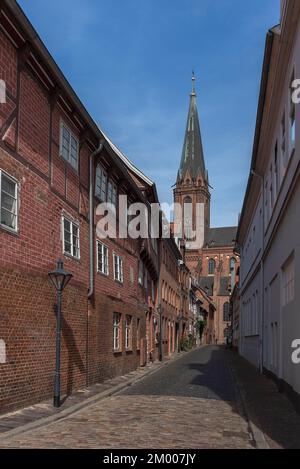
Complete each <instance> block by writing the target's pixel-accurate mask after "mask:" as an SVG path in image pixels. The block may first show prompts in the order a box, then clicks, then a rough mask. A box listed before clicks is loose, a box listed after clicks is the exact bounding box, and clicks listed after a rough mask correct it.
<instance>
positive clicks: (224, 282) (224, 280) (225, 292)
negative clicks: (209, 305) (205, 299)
mask: <svg viewBox="0 0 300 469" xmlns="http://www.w3.org/2000/svg"><path fill="white" fill-rule="evenodd" d="M229 281H230V280H229V277H221V278H220V289H219V295H220V296H230V291H229V289H228V287H229Z"/></svg>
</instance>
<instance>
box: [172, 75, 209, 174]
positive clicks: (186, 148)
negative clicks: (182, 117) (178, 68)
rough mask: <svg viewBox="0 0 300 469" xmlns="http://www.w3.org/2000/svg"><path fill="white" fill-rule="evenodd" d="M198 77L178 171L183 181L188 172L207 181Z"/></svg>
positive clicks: (193, 76)
mask: <svg viewBox="0 0 300 469" xmlns="http://www.w3.org/2000/svg"><path fill="white" fill-rule="evenodd" d="M195 81H196V77H195V74H194V72H193V74H192V92H191V94H190V107H189V113H188V120H187V126H186V131H185V138H184V144H183V150H182V156H181V161H180V168H179V171H178V179H179V180H180V179H182V178H183V177H184V176H185V174H186V173H187V172H189V175H190V177H191V178H192V179H196V178H197V177H198V175H199V174H201V175H202V176H203V178H204V179H206V180H207V172H206V169H205V163H204V155H203V148H202V140H201V132H200V124H199V117H198V111H197V103H196V97H197V95H196V91H195Z"/></svg>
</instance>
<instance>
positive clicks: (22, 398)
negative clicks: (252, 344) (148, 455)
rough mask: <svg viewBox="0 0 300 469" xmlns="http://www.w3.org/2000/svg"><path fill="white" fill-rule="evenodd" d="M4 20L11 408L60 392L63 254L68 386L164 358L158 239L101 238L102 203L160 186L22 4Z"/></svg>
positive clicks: (0, 236) (0, 127)
mask: <svg viewBox="0 0 300 469" xmlns="http://www.w3.org/2000/svg"><path fill="white" fill-rule="evenodd" d="M0 21H1V31H0V74H1V79H2V80H4V81H5V84H6V104H3V105H1V108H0V136H1V141H0V178H1V223H0V240H1V243H0V256H1V269H0V290H1V296H0V314H1V328H0V339H1V363H0V369H1V373H0V407H1V412H3V411H6V410H9V409H13V408H16V407H20V406H24V405H27V404H32V403H34V402H38V401H40V400H42V399H44V398H48V397H50V396H51V395H52V392H53V375H54V363H55V330H56V316H55V314H56V311H55V303H56V295H55V291H54V289H53V286H51V284H50V282H49V278H48V272H49V271H51V270H53V269H54V267H55V264H56V261H57V259H59V258H61V259H62V260H63V261H64V267H65V269H66V270H67V271H69V272H70V273H72V274H73V279H72V281H71V282H70V284H69V285H68V287H67V288H66V290H65V291H64V293H63V305H62V310H63V323H62V351H61V359H62V363H61V377H62V382H61V385H62V394H70V393H71V392H72V390H74V389H78V388H83V387H85V386H86V385H90V384H93V383H95V382H98V381H102V380H103V379H105V378H108V377H112V376H115V375H118V374H123V373H126V372H129V371H131V370H133V369H135V368H136V367H137V366H139V365H140V364H142V365H143V364H145V363H146V362H147V361H149V360H151V359H155V358H157V352H155V349H156V348H157V346H156V338H155V330H156V329H157V323H158V319H159V316H158V313H157V308H156V303H157V291H158V277H159V252H158V248H159V247H158V245H157V244H156V242H155V240H152V241H151V240H150V241H149V240H141V239H136V240H134V239H130V238H126V239H120V238H119V236H117V237H116V238H115V239H113V238H107V239H105V240H103V239H98V238H97V235H96V227H97V224H98V222H99V220H100V219H101V217H100V216H98V215H97V206H98V204H99V203H100V202H101V201H108V202H110V203H112V204H114V205H116V208H117V209H118V205H117V204H118V195H121V194H123V195H127V196H128V199H129V202H130V203H135V202H143V203H144V204H145V205H147V206H149V203H150V201H152V200H155V199H156V198H157V195H156V189H155V185H154V184H153V183H152V182H151V181H149V180H148V178H146V177H145V176H144V175H143V174H142V173H141V172H140V171H138V170H137V168H135V167H134V166H133V165H132V164H131V163H130V161H129V160H128V159H127V158H126V157H125V156H124V155H122V154H121V153H120V152H119V150H118V149H117V148H116V147H115V146H114V145H113V144H112V142H111V141H110V140H109V139H108V138H107V137H106V136H105V135H104V134H103V133H102V132H101V130H100V129H99V128H98V127H97V126H96V124H95V123H94V122H93V120H92V119H91V117H90V116H89V114H88V113H87V111H86V110H85V109H84V107H83V105H82V104H81V102H80V101H79V99H78V98H77V96H76V95H75V93H74V92H73V90H72V89H71V87H70V85H69V84H68V83H67V82H66V80H65V78H64V77H63V75H62V73H61V72H60V70H59V69H58V67H57V66H56V64H55V62H54V61H53V59H52V58H51V56H50V54H49V53H48V51H47V49H46V48H45V46H44V45H43V44H42V42H41V41H40V39H39V38H38V36H37V34H36V32H35V30H34V29H33V27H32V26H31V24H30V23H29V22H28V20H27V19H26V17H25V16H24V15H23V13H22V11H21V9H20V8H19V7H18V5H17V4H16V2H14V1H9V2H8V1H3V2H1V18H0ZM143 184H145V185H146V186H147V187H146V189H145V187H143ZM117 213H118V210H117ZM141 272H142V273H143V277H142V278H141V276H140V273H141Z"/></svg>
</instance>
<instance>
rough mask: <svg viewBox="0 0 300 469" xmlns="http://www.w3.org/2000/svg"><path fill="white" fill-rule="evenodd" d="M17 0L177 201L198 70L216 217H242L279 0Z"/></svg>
mask: <svg viewBox="0 0 300 469" xmlns="http://www.w3.org/2000/svg"><path fill="white" fill-rule="evenodd" d="M19 3H20V5H21V7H22V8H23V9H24V11H25V13H26V15H27V16H28V17H29V19H30V20H31V22H32V23H33V25H34V27H35V28H36V29H37V31H38V33H39V34H40V36H41V38H42V40H43V41H44V42H45V44H46V46H47V48H48V49H49V51H50V52H51V54H52V55H53V57H54V59H55V60H56V62H57V63H58V65H59V66H60V67H61V69H62V71H63V73H64V74H65V76H66V77H67V79H68V80H69V82H70V83H71V85H72V86H73V88H74V89H75V91H76V92H77V94H78V95H79V97H80V99H81V100H82V102H83V103H84V105H85V106H86V107H87V109H88V111H89V112H90V114H91V116H92V117H93V118H94V120H95V121H96V122H97V123H98V124H99V125H100V127H101V128H102V129H103V130H104V131H105V132H106V133H107V134H108V135H109V136H110V137H111V139H112V140H113V141H114V143H115V144H116V145H117V146H118V147H119V148H120V149H121V150H122V151H123V153H125V154H126V155H127V156H128V157H129V158H130V159H131V160H132V161H133V162H134V163H135V164H136V165H137V166H138V167H139V168H140V169H141V170H142V171H143V172H144V173H145V174H147V175H148V176H149V177H151V178H152V179H153V180H154V181H155V182H156V184H157V188H158V192H159V196H160V199H161V201H162V202H171V201H172V189H171V186H172V185H173V184H174V182H175V180H176V174H177V170H178V166H179V161H180V157H181V151H182V144H183V137H184V130H185V125H186V118H187V111H188V100H189V93H190V89H191V71H192V70H195V74H196V76H197V82H196V88H197V95H198V111H199V117H200V124H201V129H202V140H203V146H204V153H205V160H206V166H207V168H208V171H209V177H210V184H211V185H212V187H213V188H214V190H213V191H212V205H211V207H212V209H211V211H212V226H226V225H228V226H229V225H235V224H237V220H238V213H239V212H240V210H241V206H242V201H243V197H244V193H245V186H246V181H247V177H248V170H249V165H250V158H251V151H252V142H253V134H254V126H255V118H256V110H257V101H258V93H259V83H260V75H261V66H262V59H263V53H264V44H265V37H266V33H267V30H268V29H269V28H270V27H272V26H274V25H275V24H277V23H278V22H279V0H251V1H244V0H85V1H84V2H83V1H82V0H51V2H50V1H48V0H20V1H19Z"/></svg>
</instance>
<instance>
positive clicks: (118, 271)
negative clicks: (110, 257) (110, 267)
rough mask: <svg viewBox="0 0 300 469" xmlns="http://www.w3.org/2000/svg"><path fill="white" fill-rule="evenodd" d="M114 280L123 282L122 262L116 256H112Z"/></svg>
mask: <svg viewBox="0 0 300 469" xmlns="http://www.w3.org/2000/svg"><path fill="white" fill-rule="evenodd" d="M114 279H115V280H117V281H118V282H123V260H122V258H121V257H120V256H117V254H114Z"/></svg>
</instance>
